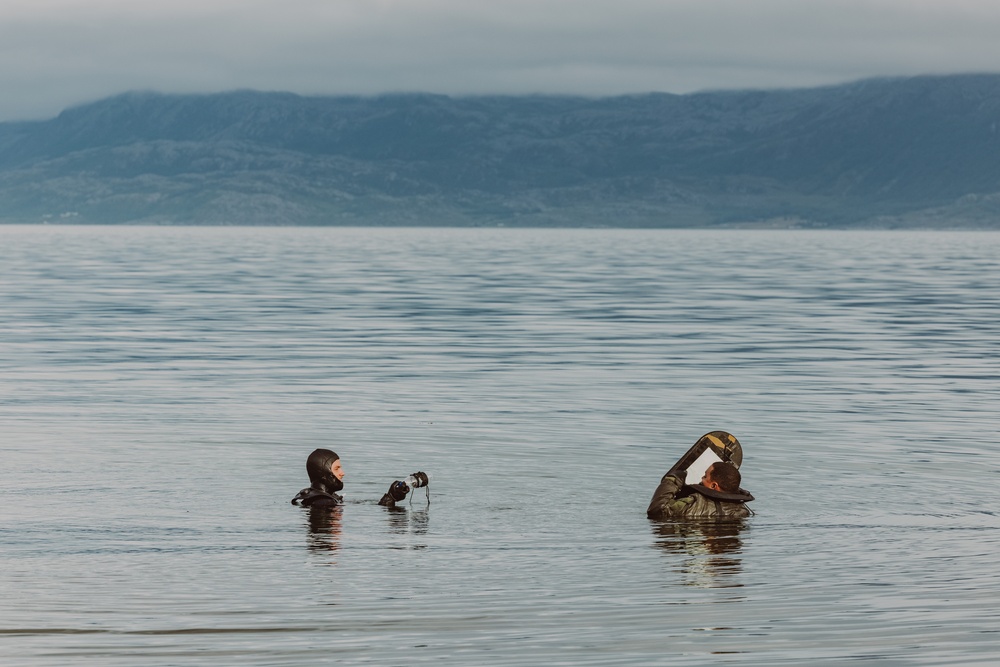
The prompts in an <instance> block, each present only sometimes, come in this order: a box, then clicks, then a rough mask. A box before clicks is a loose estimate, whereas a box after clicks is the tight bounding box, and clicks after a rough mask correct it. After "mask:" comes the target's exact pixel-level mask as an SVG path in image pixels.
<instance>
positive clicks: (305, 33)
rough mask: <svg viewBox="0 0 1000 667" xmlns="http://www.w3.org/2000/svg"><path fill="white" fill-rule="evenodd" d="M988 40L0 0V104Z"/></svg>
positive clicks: (670, 13) (834, 72) (886, 56)
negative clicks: (1, 0) (133, 92)
mask: <svg viewBox="0 0 1000 667" xmlns="http://www.w3.org/2000/svg"><path fill="white" fill-rule="evenodd" d="M157 5H159V6H157ZM997 44H1000V4H997V3H987V2H981V1H975V2H974V1H972V0H951V1H950V2H948V3H942V2H938V1H936V0H935V1H931V0H810V2H803V1H802V0H754V1H749V0H700V1H695V0H616V2H611V1H610V0H496V2H493V3H472V2H469V1H468V0H283V1H282V2H277V1H275V0H266V1H265V0H202V1H201V2H192V1H191V0H174V1H173V2H171V3H162V5H161V4H160V3H147V2H136V1H134V0H5V2H4V3H3V4H2V6H0V120H11V119H17V118H38V117H46V116H51V115H54V114H55V113H58V111H60V110H61V109H63V108H65V107H66V106H69V105H73V104H77V103H80V102H83V101H87V100H91V99H96V98H99V97H102V96H105V95H110V94H114V93H118V92H122V91H125V90H133V89H142V90H161V91H167V92H199V91H218V90H231V89H235V88H255V89H262V90H289V91H294V92H299V93H305V94H317V93H323V94H328V93H331V94H335V93H361V94H370V93H380V92H398V91H430V92H440V93H448V94H466V93H472V94H481V93H533V92H540V93H579V94H586V95H605V94H619V93H630V92H645V91H651V90H658V91H669V92H688V91H692V90H702V89H718V88H748V87H780V86H802V85H819V84H826V83H835V82H840V81H846V80H851V79H857V78H862V77H868V76H882V75H908V74H922V73H949V72H967V71H977V72H984V71H1000V48H998V47H997Z"/></svg>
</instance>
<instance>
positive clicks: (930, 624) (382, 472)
mask: <svg viewBox="0 0 1000 667" xmlns="http://www.w3.org/2000/svg"><path fill="white" fill-rule="evenodd" d="M998 261H1000V234H997V233H978V232H961V233H958V232H955V233H951V232H948V233H946V232H854V231H844V232H820V231H634V230H633V231H610V230H513V229H439V228H426V229H384V228H383V229H344V228H322V229H317V228H292V229H285V228H251V227H233V228H156V227H70V226H63V227H60V226H37V227H17V226H7V227H0V433H2V437H0V663H2V664H3V665H18V666H20V665H25V666H29V667H34V666H41V665H52V666H55V665H59V666H62V665H129V666H131V665H144V666H145V665H153V666H161V665H213V666H215V665H239V666H250V665H287V666H300V665H312V664H351V665H353V664H371V665H380V666H385V665H411V664H431V665H654V664H655V665H684V666H691V665H843V664H878V665H995V664H997V663H998V662H1000V483H998V479H1000V478H998V473H1000V349H998V347H1000V270H998ZM717 429H721V430H727V431H730V432H732V433H733V434H735V435H736V436H737V437H738V438H739V439H740V441H741V442H742V444H743V448H744V453H745V459H744V462H743V467H742V472H743V486H744V487H745V488H746V489H748V490H749V491H750V492H751V493H753V494H754V495H755V496H756V497H757V500H756V501H755V502H754V503H752V504H751V506H752V507H753V509H754V510H755V511H756V516H754V517H752V518H751V519H749V520H747V521H746V522H745V523H744V524H741V525H736V526H725V525H723V526H719V525H715V524H707V525H706V524H675V523H656V522H651V521H649V520H647V518H646V516H645V508H646V505H647V503H648V502H649V499H650V495H651V493H652V491H653V489H654V488H655V486H656V484H657V482H658V480H659V478H660V476H661V475H662V474H663V473H664V472H665V471H666V470H667V468H669V467H670V465H671V464H672V463H673V462H674V461H675V460H676V459H677V458H678V457H679V456H680V455H681V454H683V453H684V451H685V450H686V449H687V448H688V447H689V446H690V445H692V444H693V443H694V442H695V440H697V439H698V437H699V436H701V435H702V434H703V433H705V432H708V431H712V430H717ZM317 447H327V448H331V449H334V450H336V451H337V452H338V453H339V454H340V455H341V457H342V460H343V465H344V468H345V470H346V471H347V477H346V479H345V482H346V488H345V492H344V494H345V497H346V501H347V502H346V504H345V505H344V506H343V507H342V508H340V509H338V510H334V511H333V512H326V513H316V514H314V515H311V514H310V512H309V511H307V510H303V509H299V508H296V507H294V506H292V505H291V504H289V500H290V499H291V497H292V496H293V495H295V493H296V492H297V491H298V490H299V489H300V488H302V487H304V486H306V485H307V482H308V480H307V478H306V475H305V459H306V456H307V455H308V454H309V452H310V451H311V450H313V449H314V448H317ZM417 470H423V471H426V472H427V473H428V474H429V475H430V477H431V484H430V487H429V491H430V495H429V498H428V496H426V495H425V493H424V489H418V490H416V491H414V492H413V493H412V494H411V499H412V503H411V502H409V501H407V502H405V503H403V504H402V506H401V508H400V509H397V510H395V511H391V510H387V509H386V508H383V507H380V506H378V505H376V504H375V501H376V500H377V499H378V498H379V496H381V494H382V493H383V492H384V491H385V490H386V489H387V487H388V486H389V483H390V482H391V481H392V480H394V479H399V478H402V477H403V476H405V475H407V474H409V473H411V472H414V471H417Z"/></svg>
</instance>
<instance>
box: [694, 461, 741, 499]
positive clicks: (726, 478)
mask: <svg viewBox="0 0 1000 667" xmlns="http://www.w3.org/2000/svg"><path fill="white" fill-rule="evenodd" d="M740 481H741V477H740V471H739V470H737V469H736V466H734V465H733V464H732V463H726V462H725V461H720V462H718V463H713V464H712V465H710V466H708V470H706V471H705V475H704V476H703V477H702V478H701V485H702V486H705V487H708V488H709V489H714V490H716V491H722V492H723V493H736V492H738V491H739V490H740Z"/></svg>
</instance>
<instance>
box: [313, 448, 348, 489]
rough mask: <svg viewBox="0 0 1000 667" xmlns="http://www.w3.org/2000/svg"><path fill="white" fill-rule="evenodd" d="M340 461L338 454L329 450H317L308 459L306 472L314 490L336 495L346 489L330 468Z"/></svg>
mask: <svg viewBox="0 0 1000 667" xmlns="http://www.w3.org/2000/svg"><path fill="white" fill-rule="evenodd" d="M338 460H340V457H339V456H337V453H336V452H334V451H331V450H329V449H317V450H315V451H314V452H313V453H312V454H310V455H309V458H308V459H306V472H307V473H309V481H310V482H311V483H312V488H314V489H320V490H322V491H327V492H329V493H334V492H336V491H341V490H343V488H344V483H343V482H342V481H340V480H339V479H337V478H336V477H335V476H334V474H333V473H332V472H330V467H331V466H332V465H333V464H334V463H335V462H337V461H338Z"/></svg>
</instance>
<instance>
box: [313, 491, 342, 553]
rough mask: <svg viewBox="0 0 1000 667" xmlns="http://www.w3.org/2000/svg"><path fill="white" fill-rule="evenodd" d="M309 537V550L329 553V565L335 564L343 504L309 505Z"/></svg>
mask: <svg viewBox="0 0 1000 667" xmlns="http://www.w3.org/2000/svg"><path fill="white" fill-rule="evenodd" d="M308 512H309V539H308V542H307V546H308V548H309V550H310V551H315V552H318V553H322V554H329V555H330V561H329V563H330V565H336V564H337V559H336V553H337V552H338V551H340V535H341V533H342V532H343V528H344V527H343V515H344V508H343V505H338V506H336V507H310V508H309V510H308Z"/></svg>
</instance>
